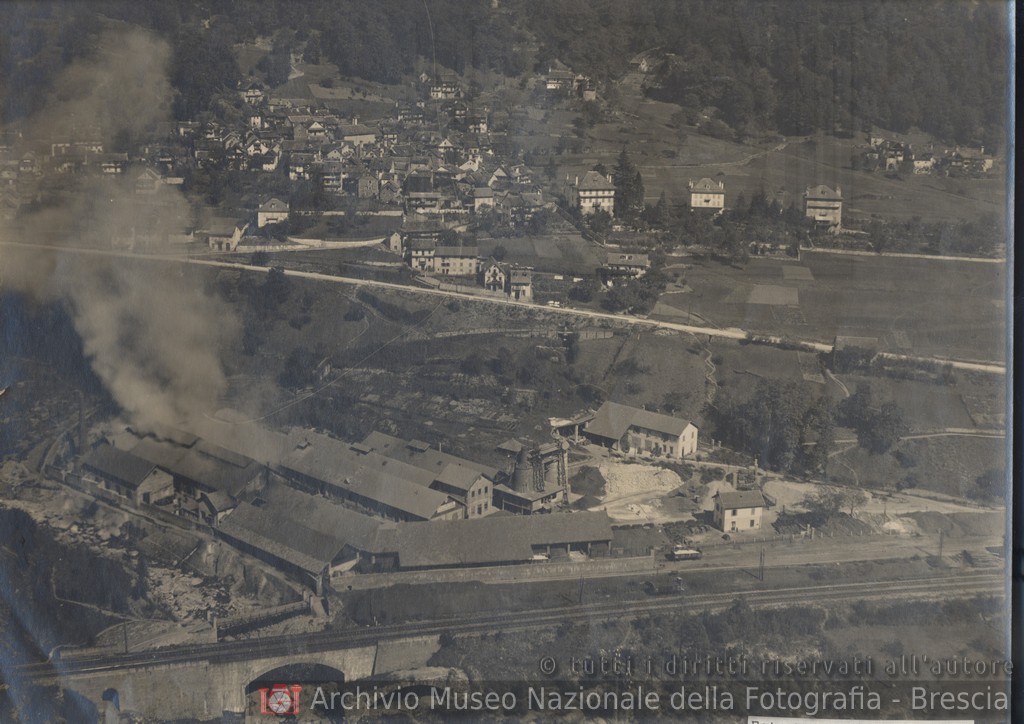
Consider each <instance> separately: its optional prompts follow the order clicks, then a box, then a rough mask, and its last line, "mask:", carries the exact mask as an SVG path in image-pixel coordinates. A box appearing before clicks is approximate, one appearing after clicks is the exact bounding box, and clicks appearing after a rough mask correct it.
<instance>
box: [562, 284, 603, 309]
mask: <svg viewBox="0 0 1024 724" xmlns="http://www.w3.org/2000/svg"><path fill="white" fill-rule="evenodd" d="M600 288H601V285H600V283H599V282H598V281H597V279H594V278H593V277H587V278H585V279H583V280H582V281H579V282H577V283H576V284H573V285H572V287H570V288H569V293H568V295H569V299H572V300H573V301H576V302H583V303H584V304H586V303H587V302H590V301H592V300H593V299H594V296H595V295H596V294H597V292H598V291H599V290H600Z"/></svg>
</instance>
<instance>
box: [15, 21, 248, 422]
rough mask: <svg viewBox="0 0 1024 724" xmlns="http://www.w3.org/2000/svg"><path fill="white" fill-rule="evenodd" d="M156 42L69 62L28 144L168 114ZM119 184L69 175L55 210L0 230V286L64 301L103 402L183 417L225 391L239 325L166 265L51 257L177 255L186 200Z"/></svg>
mask: <svg viewBox="0 0 1024 724" xmlns="http://www.w3.org/2000/svg"><path fill="white" fill-rule="evenodd" d="M169 57H170V52H169V48H168V46H167V44H166V43H164V42H163V41H161V40H159V39H157V38H155V37H154V36H152V35H150V34H149V33H146V32H144V31H142V30H139V29H123V30H119V31H111V32H108V33H107V34H105V35H104V36H103V37H102V38H101V42H100V44H99V50H98V52H97V54H96V57H94V58H92V59H90V60H87V61H82V62H79V63H75V64H73V65H72V66H70V67H69V68H68V69H67V70H66V72H65V73H64V74H63V75H62V76H61V78H60V79H59V80H58V82H57V84H56V87H55V92H54V94H53V97H52V101H51V102H50V103H49V104H48V105H47V107H46V108H45V109H44V111H43V112H41V113H40V114H39V115H38V116H37V117H36V118H34V119H32V122H31V123H29V124H27V125H26V127H25V140H26V142H27V143H30V144H37V145H38V144H39V143H40V142H46V143H48V142H50V141H52V140H59V139H75V138H79V139H81V138H83V137H86V136H90V135H92V134H94V133H98V134H99V137H100V138H101V139H102V140H103V141H104V142H105V143H106V144H108V145H109V143H110V142H111V141H112V140H113V139H116V138H119V137H124V135H125V134H129V135H130V136H137V135H139V134H144V133H147V132H148V131H150V130H151V129H152V128H153V127H154V126H155V124H157V123H158V122H160V121H164V120H168V108H169V101H170V98H171V88H170V85H169V83H168V80H167V64H168V60H169ZM137 173H138V172H137V171H135V172H131V173H129V174H126V176H127V177H126V178H125V179H123V180H114V179H109V178H98V177H96V176H92V175H90V176H86V177H83V178H80V179H77V180H72V181H71V184H72V188H71V189H70V190H68V191H67V192H66V193H62V194H60V195H59V196H58V197H57V198H59V199H60V200H59V201H58V202H57V203H56V204H55V205H50V206H48V207H47V208H46V209H43V210H40V211H37V212H34V213H32V214H31V215H29V216H28V217H27V218H24V219H19V220H18V223H17V225H12V227H10V228H6V229H0V241H15V242H20V243H29V244H32V245H33V247H32V248H29V249H26V248H23V247H21V248H19V247H2V248H0V284H3V285H4V287H6V288H10V287H12V286H13V287H14V288H15V289H18V290H20V291H23V292H27V293H29V294H31V295H32V296H33V297H35V298H37V299H41V300H53V299H62V300H64V301H65V302H66V303H67V304H68V306H69V308H70V309H71V310H72V314H73V317H74V320H75V326H76V329H77V331H78V333H79V335H80V336H81V338H82V341H83V346H84V349H85V352H86V354H87V356H88V358H89V360H90V363H91V364H92V366H93V369H94V370H95V372H96V373H97V374H98V375H99V377H100V378H101V379H102V380H103V382H104V384H105V385H106V386H107V388H108V389H109V391H110V393H111V395H112V396H113V398H114V399H115V400H116V401H117V402H118V404H120V405H121V407H122V408H123V409H124V410H125V412H126V413H128V414H129V415H130V416H131V418H132V419H133V421H134V422H135V423H137V424H140V425H143V426H145V425H152V424H154V423H166V424H179V425H181V424H185V425H187V424H188V421H189V420H190V419H195V418H196V417H199V416H202V415H203V414H208V413H210V412H212V411H213V410H215V409H216V406H217V401H218V398H220V397H221V396H222V395H223V394H224V392H225V390H226V386H227V384H226V379H225V375H224V370H223V366H222V364H221V361H220V350H221V349H222V348H223V347H225V346H228V345H230V344H231V343H232V341H233V339H234V338H235V335H236V334H237V329H238V325H237V321H236V319H235V318H234V316H233V315H232V314H231V313H230V312H227V311H225V307H224V305H223V304H220V303H216V302H215V300H214V299H212V298H210V297H209V296H208V295H206V294H205V293H204V290H203V285H202V283H201V281H200V277H199V275H198V274H196V273H194V270H193V271H190V270H188V269H187V268H186V267H185V266H184V265H182V264H180V263H176V262H166V261H165V262H158V261H152V260H149V261H138V260H135V259H131V258H121V257H108V256H99V255H85V254H73V253H61V252H59V251H56V250H54V249H52V248H47V247H62V246H76V247H78V246H86V247H91V248H95V249H103V250H108V251H109V250H112V249H118V248H121V249H129V248H130V249H134V250H135V251H138V252H139V254H138V256H139V257H142V258H144V257H146V256H150V255H153V254H157V255H165V254H181V247H180V245H177V244H175V243H173V241H172V240H173V239H174V237H175V236H177V235H180V234H182V233H183V232H185V231H186V230H187V229H188V228H189V227H190V226H191V221H192V211H191V208H190V206H189V203H188V201H187V199H186V198H185V197H184V195H183V194H181V193H180V192H179V191H177V190H176V189H173V188H170V187H165V188H164V189H162V191H161V193H160V194H157V195H155V196H149V195H139V194H136V193H135V192H134V187H133V183H132V182H133V180H134V177H135V176H136V175H137Z"/></svg>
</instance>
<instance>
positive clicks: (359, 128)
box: [336, 123, 377, 148]
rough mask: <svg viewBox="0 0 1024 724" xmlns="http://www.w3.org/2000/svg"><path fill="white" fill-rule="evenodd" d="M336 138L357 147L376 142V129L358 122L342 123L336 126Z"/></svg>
mask: <svg viewBox="0 0 1024 724" xmlns="http://www.w3.org/2000/svg"><path fill="white" fill-rule="evenodd" d="M336 138H337V140H339V141H341V142H342V143H344V144H345V145H348V146H352V147H354V148H359V147H361V146H370V145H373V144H374V143H376V142H377V131H376V130H374V129H373V128H370V127H369V126H364V125H361V124H359V123H342V124H340V125H339V126H338V132H337V134H336Z"/></svg>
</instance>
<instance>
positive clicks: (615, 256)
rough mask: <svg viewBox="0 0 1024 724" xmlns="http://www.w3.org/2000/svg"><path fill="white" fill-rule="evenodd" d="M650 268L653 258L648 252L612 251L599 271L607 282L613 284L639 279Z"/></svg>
mask: <svg viewBox="0 0 1024 724" xmlns="http://www.w3.org/2000/svg"><path fill="white" fill-rule="evenodd" d="M650 268H651V260H650V257H648V256H647V254H633V253H624V252H612V251H610V252H608V257H607V260H606V261H605V264H604V266H602V267H601V268H600V269H599V270H598V273H599V274H600V276H601V279H602V281H603V282H604V283H605V284H607V285H609V286H612V285H614V284H616V283H617V282H621V281H628V280H630V279H639V278H640V277H642V276H643V275H644V274H646V273H647V270H648V269H650Z"/></svg>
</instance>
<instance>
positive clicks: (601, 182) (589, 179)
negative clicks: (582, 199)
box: [576, 171, 615, 191]
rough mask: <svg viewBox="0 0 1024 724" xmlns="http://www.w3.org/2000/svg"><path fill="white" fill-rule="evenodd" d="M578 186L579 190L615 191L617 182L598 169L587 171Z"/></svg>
mask: <svg viewBox="0 0 1024 724" xmlns="http://www.w3.org/2000/svg"><path fill="white" fill-rule="evenodd" d="M576 188H577V189H578V190H579V191H614V190H615V184H613V183H612V182H611V181H609V180H608V179H607V178H606V177H605V176H602V175H601V174H599V173H598V172H597V171H587V172H586V174H584V176H583V178H581V179H580V181H579V183H578V184H577V185H576Z"/></svg>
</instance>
